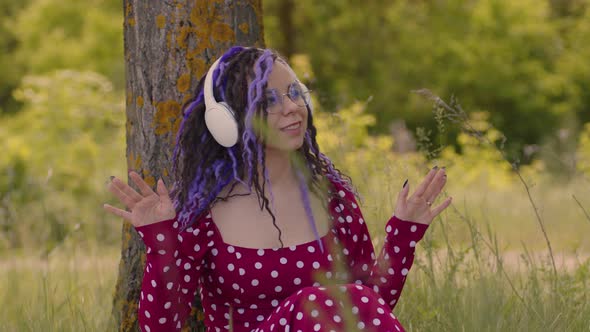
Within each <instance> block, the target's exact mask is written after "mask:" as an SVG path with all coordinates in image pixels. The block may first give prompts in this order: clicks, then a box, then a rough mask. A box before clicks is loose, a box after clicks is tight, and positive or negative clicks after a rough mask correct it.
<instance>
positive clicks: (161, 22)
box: [156, 14, 166, 29]
mask: <svg viewBox="0 0 590 332" xmlns="http://www.w3.org/2000/svg"><path fill="white" fill-rule="evenodd" d="M165 25H166V16H164V15H162V14H160V15H158V16H156V26H157V27H158V28H159V29H162V28H163V27H164V26H165Z"/></svg>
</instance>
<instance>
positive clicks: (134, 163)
mask: <svg viewBox="0 0 590 332" xmlns="http://www.w3.org/2000/svg"><path fill="white" fill-rule="evenodd" d="M127 165H129V167H131V170H134V171H137V170H138V169H140V168H141V156H140V155H136V154H135V152H133V151H131V152H129V156H128V157H127Z"/></svg>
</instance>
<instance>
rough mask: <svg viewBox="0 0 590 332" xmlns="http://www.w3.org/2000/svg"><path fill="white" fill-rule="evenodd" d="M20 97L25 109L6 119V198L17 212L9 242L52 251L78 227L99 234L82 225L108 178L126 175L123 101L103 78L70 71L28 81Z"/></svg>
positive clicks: (0, 135)
mask: <svg viewBox="0 0 590 332" xmlns="http://www.w3.org/2000/svg"><path fill="white" fill-rule="evenodd" d="M15 96H16V98H17V99H18V100H19V101H21V102H22V103H23V105H24V107H23V110H22V111H21V112H19V113H17V114H15V115H12V116H6V117H4V118H2V119H0V121H1V123H2V125H1V128H3V129H2V131H0V141H2V142H4V147H5V148H4V150H3V153H2V155H0V168H2V169H6V170H8V172H3V173H2V174H0V192H2V193H6V194H3V196H5V197H3V199H7V200H8V201H9V202H11V206H12V207H13V208H12V210H11V211H12V212H11V214H10V215H7V218H6V223H7V224H6V225H3V226H4V227H5V228H7V229H8V230H9V232H7V234H6V233H5V234H4V235H5V236H6V237H5V238H4V240H6V241H8V240H10V241H12V245H15V244H20V245H23V244H24V243H23V242H24V241H25V239H27V240H28V241H33V242H34V243H40V242H39V241H48V243H47V245H48V246H52V245H53V244H55V243H54V242H55V241H57V242H60V241H62V240H63V239H64V238H65V236H66V234H67V233H68V232H69V231H71V230H73V229H75V228H76V225H78V226H80V225H84V226H86V225H88V226H89V227H91V228H93V227H96V225H97V224H98V223H97V220H96V218H95V217H92V218H91V219H89V220H84V218H85V217H91V216H92V215H95V214H96V213H97V211H100V209H101V204H100V203H99V202H100V200H101V199H105V200H106V196H105V183H106V180H107V179H108V176H109V175H115V174H120V173H121V172H123V171H124V170H125V169H126V167H125V156H124V151H125V141H124V137H125V126H124V112H123V103H122V96H121V94H120V93H117V92H115V91H113V86H112V84H111V83H110V82H109V81H108V80H107V79H105V78H104V77H103V76H101V75H99V74H96V73H92V72H76V71H71V70H68V71H58V72H55V73H53V74H50V75H45V76H27V77H25V78H24V79H23V83H22V86H21V87H20V88H19V89H18V90H17V91H16V92H15ZM97 200H98V201H97ZM28 227H32V229H33V230H35V233H34V234H25V233H26V232H28V231H30V230H31V229H27V228H28ZM56 232H57V234H56ZM0 239H2V238H0ZM6 245H7V244H6V243H3V241H0V247H2V246H6Z"/></svg>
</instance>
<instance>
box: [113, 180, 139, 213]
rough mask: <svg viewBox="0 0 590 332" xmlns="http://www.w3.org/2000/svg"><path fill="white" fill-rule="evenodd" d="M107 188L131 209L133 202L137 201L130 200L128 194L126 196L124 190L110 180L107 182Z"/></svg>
mask: <svg viewBox="0 0 590 332" xmlns="http://www.w3.org/2000/svg"><path fill="white" fill-rule="evenodd" d="M108 189H109V191H110V192H111V193H113V195H115V196H117V198H118V199H119V200H120V201H121V202H122V203H123V204H125V205H126V206H127V207H128V208H130V209H133V207H134V206H135V203H137V202H136V201H134V200H132V199H131V198H130V197H129V196H127V195H126V194H125V193H124V192H122V191H121V190H120V189H119V188H118V187H117V186H116V185H114V184H113V183H112V182H111V183H110V184H109V186H108Z"/></svg>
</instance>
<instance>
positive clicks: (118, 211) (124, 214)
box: [103, 204, 131, 221]
mask: <svg viewBox="0 0 590 332" xmlns="http://www.w3.org/2000/svg"><path fill="white" fill-rule="evenodd" d="M103 207H104V209H105V210H107V211H109V212H110V213H112V214H114V215H116V216H119V217H122V218H123V219H126V220H129V221H131V212H129V211H125V210H121V209H118V208H116V207H114V206H111V205H109V204H104V205H103Z"/></svg>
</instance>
